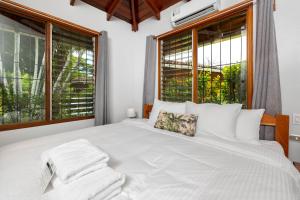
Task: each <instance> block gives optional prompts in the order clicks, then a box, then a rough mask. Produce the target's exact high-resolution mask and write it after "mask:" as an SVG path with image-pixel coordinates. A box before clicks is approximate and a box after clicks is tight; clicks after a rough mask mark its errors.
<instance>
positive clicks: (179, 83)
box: [161, 31, 193, 102]
mask: <svg viewBox="0 0 300 200" xmlns="http://www.w3.org/2000/svg"><path fill="white" fill-rule="evenodd" d="M161 49H162V61H161V62H162V67H161V74H162V76H161V98H162V100H164V101H173V102H184V101H189V100H191V99H192V77H193V75H192V70H193V63H192V54H193V52H192V35H191V31H188V32H185V33H181V34H179V35H176V36H173V37H171V38H168V39H166V40H164V41H162V46H161Z"/></svg>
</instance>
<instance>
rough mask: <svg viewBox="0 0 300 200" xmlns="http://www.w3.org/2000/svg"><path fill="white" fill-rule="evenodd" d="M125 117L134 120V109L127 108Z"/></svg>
mask: <svg viewBox="0 0 300 200" xmlns="http://www.w3.org/2000/svg"><path fill="white" fill-rule="evenodd" d="M127 117H129V118H135V117H136V112H135V109H134V108H128V110H127Z"/></svg>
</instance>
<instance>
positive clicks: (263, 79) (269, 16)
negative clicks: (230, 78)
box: [253, 0, 282, 140]
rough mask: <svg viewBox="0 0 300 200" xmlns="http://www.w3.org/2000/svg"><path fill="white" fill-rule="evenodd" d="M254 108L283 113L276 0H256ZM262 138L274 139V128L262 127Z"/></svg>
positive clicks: (270, 112) (272, 112)
mask: <svg viewBox="0 0 300 200" xmlns="http://www.w3.org/2000/svg"><path fill="white" fill-rule="evenodd" d="M256 6H257V18H256V27H257V29H256V53H255V69H254V71H255V75H254V95H253V108H255V109H259V108H264V109H266V113H268V114H271V115H276V114H278V113H281V111H282V105H281V90H280V77H279V63H278V52H277V43H276V32H275V24H274V15H273V0H257V3H256ZM260 137H261V139H266V140H273V139H274V130H272V129H270V128H266V127H263V128H262V131H261V135H260Z"/></svg>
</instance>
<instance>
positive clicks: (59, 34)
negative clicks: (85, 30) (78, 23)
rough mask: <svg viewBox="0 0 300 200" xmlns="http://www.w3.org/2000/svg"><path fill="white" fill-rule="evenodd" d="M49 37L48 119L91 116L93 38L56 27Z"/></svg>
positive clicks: (92, 111) (92, 101)
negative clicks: (49, 83)
mask: <svg viewBox="0 0 300 200" xmlns="http://www.w3.org/2000/svg"><path fill="white" fill-rule="evenodd" d="M52 38H53V40H52V52H53V53H52V118H53V119H66V118H72V117H79V116H91V115H93V113H94V41H93V38H92V37H87V36H84V35H82V34H79V33H74V32H71V31H67V30H64V29H62V28H60V27H57V26H54V27H53V36H52Z"/></svg>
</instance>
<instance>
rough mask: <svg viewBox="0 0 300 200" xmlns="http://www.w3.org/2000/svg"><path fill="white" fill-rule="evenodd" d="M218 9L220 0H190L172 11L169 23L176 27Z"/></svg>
mask: <svg viewBox="0 0 300 200" xmlns="http://www.w3.org/2000/svg"><path fill="white" fill-rule="evenodd" d="M219 9H220V0H192V1H189V2H187V3H185V4H183V5H182V6H180V7H179V8H177V9H175V10H174V11H173V13H172V17H171V23H172V26H173V27H177V26H180V25H183V24H185V23H187V22H190V21H193V20H196V19H200V18H201V17H204V16H206V15H208V14H211V13H213V12H216V11H218V10H219Z"/></svg>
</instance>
